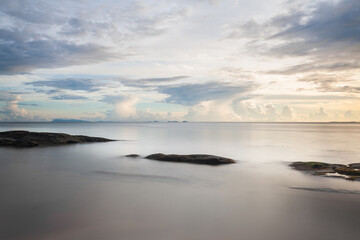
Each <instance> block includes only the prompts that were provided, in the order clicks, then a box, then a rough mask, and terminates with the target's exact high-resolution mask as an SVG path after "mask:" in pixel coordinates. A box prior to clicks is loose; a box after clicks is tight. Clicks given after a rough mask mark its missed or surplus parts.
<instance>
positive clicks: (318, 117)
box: [309, 107, 329, 121]
mask: <svg viewBox="0 0 360 240" xmlns="http://www.w3.org/2000/svg"><path fill="white" fill-rule="evenodd" d="M309 118H310V120H313V121H328V120H329V115H328V114H327V113H326V112H325V110H324V108H323V107H320V108H319V111H317V112H315V113H314V114H312V113H310V114H309Z"/></svg>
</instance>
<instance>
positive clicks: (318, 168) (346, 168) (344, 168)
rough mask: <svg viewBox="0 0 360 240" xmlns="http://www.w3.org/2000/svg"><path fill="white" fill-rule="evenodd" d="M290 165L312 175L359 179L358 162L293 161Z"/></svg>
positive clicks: (359, 165)
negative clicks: (346, 163)
mask: <svg viewBox="0 0 360 240" xmlns="http://www.w3.org/2000/svg"><path fill="white" fill-rule="evenodd" d="M290 166H291V167H292V168H294V169H296V170H299V171H305V172H309V173H311V174H312V175H317V176H327V177H340V178H345V179H348V180H360V170H359V167H360V164H359V163H352V164H349V165H343V164H331V163H323V162H294V163H292V164H290Z"/></svg>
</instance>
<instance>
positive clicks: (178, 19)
mask: <svg viewBox="0 0 360 240" xmlns="http://www.w3.org/2000/svg"><path fill="white" fill-rule="evenodd" d="M359 16H360V3H359V2H358V1H357V0H339V1H332V0H320V1H316V2H313V1H291V3H290V2H288V3H284V2H283V1H280V0H268V1H264V0H256V1H252V2H251V3H250V2H249V1H245V0H238V1H232V0H224V1H190V0H185V1H175V0H174V1H172V0H170V1H142V0H139V1H130V0H125V1H110V0H109V1H102V2H101V3H99V2H98V1H87V3H86V4H83V3H82V2H74V1H62V3H61V4H55V3H52V2H49V1H42V0H28V1H17V0H11V1H10V0H4V1H2V4H1V6H0V20H1V21H0V83H1V85H0V120H2V121H40V120H49V119H52V118H74V117H75V118H81V119H86V120H111V121H151V120H159V121H167V120H179V121H181V120H189V121H358V120H360V101H359V96H360V82H359V80H358V76H359V75H360V58H359V57H358V56H359V55H360V47H359V46H360V40H359V39H360V30H359V28H358V26H359V23H360V22H359ZM44 29H46V30H44ZM145 105H146V108H144V107H143V106H145ZM74 114H75V116H74Z"/></svg>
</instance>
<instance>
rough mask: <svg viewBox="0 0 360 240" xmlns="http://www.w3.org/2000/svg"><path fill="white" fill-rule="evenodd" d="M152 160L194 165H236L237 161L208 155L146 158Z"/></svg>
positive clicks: (154, 155)
mask: <svg viewBox="0 0 360 240" xmlns="http://www.w3.org/2000/svg"><path fill="white" fill-rule="evenodd" d="M145 158H147V159H151V160H157V161H166V162H184V163H194V164H206V165H223V164H231V163H235V160H233V159H230V158H224V157H219V156H213V155H206V154H190V155H178V154H163V153H156V154H152V155H149V156H147V157H145Z"/></svg>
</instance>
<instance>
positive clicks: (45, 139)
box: [0, 131, 115, 147]
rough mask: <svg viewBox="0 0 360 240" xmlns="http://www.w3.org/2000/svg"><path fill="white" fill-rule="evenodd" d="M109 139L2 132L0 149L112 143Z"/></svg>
mask: <svg viewBox="0 0 360 240" xmlns="http://www.w3.org/2000/svg"><path fill="white" fill-rule="evenodd" d="M110 141H115V140H111V139H107V138H100V137H88V136H82V135H69V134H65V133H47V132H29V131H7V132H0V147H5V146H9V147H36V146H52V145H63V144H73V143H90V142H110Z"/></svg>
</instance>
